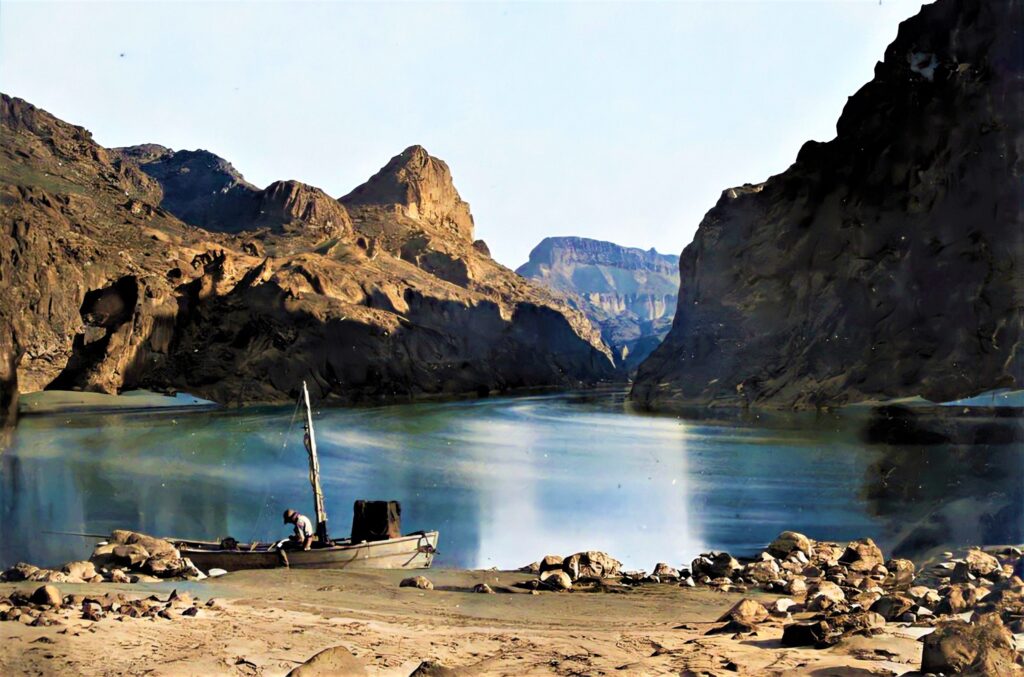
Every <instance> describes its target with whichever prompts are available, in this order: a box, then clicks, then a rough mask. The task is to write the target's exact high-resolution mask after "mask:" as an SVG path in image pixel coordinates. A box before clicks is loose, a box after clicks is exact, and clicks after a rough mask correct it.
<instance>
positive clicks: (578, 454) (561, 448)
mask: <svg viewBox="0 0 1024 677" xmlns="http://www.w3.org/2000/svg"><path fill="white" fill-rule="evenodd" d="M293 413H294V410H293V408H292V407H290V406H288V407H261V408H251V409H240V410H239V409H235V410H216V411H189V412H183V411H176V412H174V413H168V412H150V413H146V412H142V413H140V412H135V413H106V414H96V413H92V414H63V415H57V414H51V415H45V416H31V417H25V418H23V419H22V421H21V422H20V424H19V427H18V429H17V431H16V434H15V438H14V443H13V446H12V447H11V448H10V449H8V450H7V451H6V452H4V453H3V454H2V455H0V462H2V477H0V480H2V483H0V492H2V493H0V565H4V566H7V565H10V564H13V563H14V562H16V561H19V560H24V561H30V562H33V563H36V564H41V565H54V564H58V563H60V562H63V561H67V560H72V559H82V558H84V557H86V556H87V555H88V554H89V552H90V547H91V545H90V543H91V542H90V541H89V540H87V539H82V538H75V537H68V536H57V535H51V534H45V533H42V531H44V530H51V531H74V532H86V533H108V532H109V531H110V530H111V529H114V528H130V529H136V530H141V531H145V532H149V533H153V534H158V535H168V536H183V537H184V536H187V537H191V538H209V539H216V538H220V537H223V536H228V535H230V536H233V537H235V538H237V539H238V540H240V541H243V542H246V541H249V540H251V539H255V538H263V539H272V538H274V539H276V538H280V537H283V536H284V535H286V534H287V533H289V531H288V529H287V528H286V527H284V526H283V525H282V523H281V512H282V510H284V508H286V507H295V508H297V509H299V510H300V511H302V512H307V513H311V512H312V505H311V503H312V501H311V498H310V490H309V483H308V475H307V463H306V456H305V451H304V449H303V446H302V427H301V422H300V421H299V420H296V421H295V423H294V424H292V417H293ZM315 417H316V430H317V439H318V446H319V448H320V454H321V461H320V462H321V468H322V474H323V484H324V491H325V494H326V507H327V512H328V516H329V525H330V528H331V532H332V535H335V536H344V535H347V532H348V530H349V528H350V523H351V511H352V502H353V500H355V499H358V498H367V499H397V500H399V501H401V503H402V521H403V527H404V530H405V531H414V530H418V529H438V530H439V531H440V532H441V541H440V547H439V550H440V554H439V556H438V559H437V561H436V565H438V566H458V567H471V568H488V567H492V566H496V567H499V568H514V567H519V566H521V565H523V564H527V563H529V562H532V561H535V560H537V559H539V558H541V557H543V556H544V555H545V554H549V553H557V554H562V555H566V554H570V553H572V552H576V551H580V550H604V551H607V552H608V553H610V554H612V555H614V556H615V557H617V558H618V559H620V560H622V561H623V562H624V563H625V565H626V567H627V568H644V569H647V570H650V569H651V568H652V567H653V565H654V564H655V563H656V562H660V561H665V562H669V563H672V564H674V565H677V564H681V563H688V562H689V561H690V560H691V559H692V558H693V557H694V556H695V555H697V554H698V553H699V552H702V551H706V550H708V549H720V550H728V551H730V552H732V553H733V554H736V555H752V554H754V553H755V552H757V550H758V549H759V548H762V547H763V546H764V545H765V544H766V543H767V542H768V541H770V540H771V539H772V538H773V537H774V536H775V535H776V534H778V533H779V532H780V531H782V530H784V529H795V530H799V531H802V532H804V533H806V534H808V535H809V536H811V537H814V538H822V539H832V540H844V539H852V538H856V537H861V536H870V537H872V538H874V539H875V540H876V541H878V542H879V544H880V545H882V547H883V549H885V551H886V552H887V553H889V552H892V551H895V552H897V553H899V554H901V555H909V556H920V555H922V554H924V553H928V552H932V551H934V550H936V549H938V548H946V547H952V546H957V545H965V544H969V543H981V542H984V543H1005V542H1020V541H1022V540H1024V535H1022V530H1024V525H1022V522H1024V520H1022V515H1024V498H1022V478H1024V472H1022V470H1024V452H1022V450H1021V445H1020V444H1019V442H1018V440H1019V438H1020V435H1019V432H1020V427H1021V423H1020V419H1017V418H1009V419H999V420H989V419H983V420H982V423H981V424H979V423H978V422H977V420H973V421H972V422H971V425H970V426H969V429H968V432H967V433H966V435H967V437H968V439H967V440H966V441H965V440H964V439H961V438H963V437H964V435H963V434H959V433H958V434H953V435H949V434H938V435H937V436H936V435H931V434H926V435H923V436H915V435H909V436H908V435H905V434H902V433H897V434H895V435H893V434H890V433H889V432H886V431H883V432H882V433H881V434H879V433H878V431H877V430H874V429H873V428H872V425H873V424H872V422H871V417H870V416H869V414H867V413H854V414H850V413H847V414H844V415H842V416H833V415H814V414H806V415H801V416H795V415H794V416H788V417H781V416H774V417H767V416H755V415H719V416H718V418H709V417H708V416H707V415H704V416H702V417H701V418H699V419H682V418H675V417H661V416H651V415H643V414H639V413H635V412H632V411H631V409H630V407H629V404H628V402H626V401H625V396H624V393H622V392H615V391H612V392H598V393H568V394H556V395H540V396H524V397H513V398H492V399H480V400H466V401H454V402H423V403H417V404H403V405H395V406H387V407H376V408H360V409H343V408H326V407H325V408H321V409H319V410H318V411H316V412H315ZM926 419H927V417H926ZM901 425H902V424H901ZM979 425H981V428H980V429H981V430H982V431H983V432H981V433H979V432H978V430H979ZM942 426H945V427H942ZM942 426H940V428H942V429H943V430H945V431H946V432H947V433H948V425H946V424H945V423H943V424H942ZM901 429H902V428H901ZM289 430H290V431H291V432H290V434H289ZM872 430H874V432H872ZM958 430H959V428H958ZM993 430H995V431H997V432H996V433H993V432H992V431H993ZM984 431H988V432H984ZM999 431H1002V432H999ZM919 437H920V439H918V438H919ZM922 440H923V441H922Z"/></svg>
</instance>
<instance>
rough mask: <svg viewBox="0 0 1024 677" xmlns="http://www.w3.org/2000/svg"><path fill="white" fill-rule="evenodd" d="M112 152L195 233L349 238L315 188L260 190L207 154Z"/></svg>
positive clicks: (342, 214) (148, 147)
mask: <svg viewBox="0 0 1024 677" xmlns="http://www.w3.org/2000/svg"><path fill="white" fill-rule="evenodd" d="M113 152H115V153H117V154H118V155H120V156H121V157H122V158H125V159H126V160H128V161H131V162H134V163H136V164H138V165H139V167H140V168H141V169H142V170H143V171H144V172H146V174H148V175H149V176H151V177H152V178H153V179H155V180H156V182H157V183H158V184H159V185H160V187H161V189H162V190H163V199H162V200H161V201H160V206H161V207H162V208H164V209H166V210H167V211H168V212H170V213H171V214H173V215H174V216H176V217H177V218H179V219H181V220H182V221H184V222H185V223H188V224H190V225H193V226H196V227H198V228H204V229H206V230H211V231H217V232H223V233H238V232H241V231H247V230H258V229H266V230H268V231H270V232H272V233H302V234H308V235H312V236H313V237H322V238H326V237H332V236H344V235H347V234H349V233H351V232H352V221H351V219H350V218H349V216H348V212H346V211H345V208H344V207H343V206H341V204H339V203H338V201H337V200H335V199H334V198H332V197H331V196H329V195H327V194H326V193H324V192H323V191H322V190H320V189H319V188H315V187H313V186H308V185H306V184H304V183H300V182H298V181H275V182H274V183H272V184H270V185H269V186H267V188H266V189H263V190H260V189H259V188H257V187H256V186H253V185H252V184H250V183H248V182H247V181H246V180H245V178H244V177H243V176H242V175H241V174H240V173H239V172H238V171H237V170H236V169H235V168H234V167H233V166H232V165H231V163H229V162H228V161H227V160H225V159H224V158H221V157H218V156H216V155H214V154H213V153H211V152H209V151H205V150H195V151H189V150H182V151H173V150H171V149H169V148H164V147H163V146H158V145H156V144H143V145H141V146H129V147H126V148H115V149H114V151H113Z"/></svg>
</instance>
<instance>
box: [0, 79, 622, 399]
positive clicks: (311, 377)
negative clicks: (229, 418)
mask: <svg viewBox="0 0 1024 677" xmlns="http://www.w3.org/2000/svg"><path fill="white" fill-rule="evenodd" d="M2 107H3V108H2V110H0V113H2V115H0V124H2V130H0V133H2V135H3V138H4V143H3V144H2V147H0V178H2V179H3V181H2V182H0V199H2V203H0V204H2V207H3V211H4V220H3V226H2V227H0V318H6V319H5V322H4V324H3V325H0V330H3V331H9V332H10V335H11V336H12V337H14V338H15V339H17V340H13V339H12V340H8V339H7V338H5V335H4V334H3V331H0V384H2V385H3V390H2V391H0V393H3V399H2V401H0V404H3V405H4V406H5V407H6V406H13V405H8V404H7V403H8V402H9V401H10V398H9V394H10V393H12V392H14V391H16V389H20V390H21V392H31V391H36V390H42V389H46V388H61V389H82V390H93V391H102V392H118V391H120V390H122V389H125V388H133V387H148V388H153V389H159V390H162V389H176V390H185V391H187V392H192V393H195V394H196V395H199V396H202V397H207V398H210V399H213V400H215V401H218V402H222V403H230V404H238V403H245V402H254V401H264V402H268V401H281V400H287V399H291V398H292V397H293V395H294V394H295V392H296V387H297V385H298V384H299V383H300V382H301V380H303V379H306V380H308V381H309V382H310V387H311V390H312V391H313V392H314V394H316V395H319V396H320V397H324V398H331V399H337V400H340V401H345V402H353V401H365V400H373V401H378V400H394V399H403V398H409V397H415V396H417V395H423V394H458V393H471V394H479V393H486V392H490V391H492V390H505V389H511V388H519V387H534V386H562V387H576V386H580V385H583V384H587V383H591V382H594V381H595V380H600V379H604V378H609V377H611V376H612V374H613V365H612V362H611V359H610V356H609V354H608V350H607V348H606V347H605V346H604V345H603V344H602V343H601V340H600V337H599V335H598V334H597V332H596V331H594V329H593V328H592V327H591V326H590V324H589V322H588V321H587V320H586V318H585V317H583V315H582V314H581V313H579V312H578V311H575V310H573V309H571V308H569V307H568V306H566V305H565V304H564V303H563V302H561V301H559V300H558V299H557V298H555V297H554V296H553V295H552V294H550V293H549V292H547V291H545V290H542V289H539V288H536V287H534V286H532V285H530V284H528V283H526V282H525V281H524V280H522V279H521V278H519V277H518V276H516V275H515V274H514V273H513V272H512V271H510V270H508V269H506V268H503V267H501V266H500V265H498V264H497V263H495V262H494V261H492V260H491V259H490V258H489V257H487V256H486V255H484V254H482V253H481V252H480V251H478V249H477V248H474V246H473V241H472V238H471V235H469V236H468V237H467V238H456V237H449V238H447V239H446V238H444V237H442V235H443V233H442V231H440V230H437V229H436V228H435V227H436V226H437V225H438V224H439V223H440V224H441V225H442V226H443V225H444V224H445V223H447V221H444V219H442V220H441V221H438V220H437V219H436V218H435V216H436V215H437V214H448V213H451V211H452V210H455V212H458V211H459V209H458V204H455V203H452V202H451V196H453V195H457V193H456V191H455V189H454V187H453V186H448V187H447V188H446V187H444V186H437V185H435V186H433V189H432V190H424V191H421V193H419V194H418V197H417V200H418V202H417V203H416V204H417V207H416V211H415V213H413V212H410V213H409V214H405V215H396V216H395V217H394V218H396V219H401V220H402V223H401V225H400V226H395V227H389V228H390V230H389V232H390V233H391V235H392V238H393V239H392V241H393V243H394V245H395V249H396V250H397V251H396V252H394V253H393V252H392V251H390V250H388V249H387V248H386V247H384V246H381V245H380V244H378V242H377V238H376V237H375V236H374V235H371V234H369V233H367V232H364V231H360V230H359V229H358V228H354V227H353V224H352V222H351V221H350V220H349V219H348V214H347V211H346V209H345V207H344V206H342V205H341V204H340V203H338V202H337V201H335V200H333V199H331V198H330V197H329V196H327V195H326V193H324V192H323V191H320V190H319V189H316V188H313V187H311V186H306V185H305V184H301V183H298V182H293V181H282V182H277V183H275V184H272V185H271V186H269V187H268V188H266V189H264V190H258V189H255V188H253V187H252V186H249V185H248V184H245V183H244V181H243V180H242V179H241V177H240V175H238V173H237V172H235V171H234V170H233V169H231V167H230V165H228V164H227V163H226V162H224V161H222V160H219V159H217V160H213V159H211V158H212V157H214V156H210V155H209V154H206V155H203V154H197V153H192V154H184V155H185V157H184V158H181V157H180V156H182V155H183V153H173V155H169V153H170V151H167V150H166V149H163V148H162V147H159V146H141V147H133V148H132V149H122V150H120V151H118V152H112V151H108V150H107V149H104V148H102V147H100V146H98V145H97V144H96V143H95V142H93V140H92V138H91V136H90V135H89V133H88V132H87V131H85V130H84V129H82V128H79V127H73V126H72V125H69V124H67V123H64V122H62V121H60V120H57V119H56V118H54V117H53V116H51V115H49V114H48V113H46V112H45V111H41V110H39V109H37V108H35V107H34V106H32V105H31V104H28V103H26V102H24V101H22V100H20V99H14V98H11V97H7V96H3V97H2ZM424 152H425V151H424ZM136 161H138V162H142V163H144V164H143V165H142V168H141V169H140V166H138V165H136V164H135V163H136ZM175 163H178V164H175ZM425 166H427V167H431V168H434V169H435V170H436V169H437V168H438V167H442V166H443V163H441V162H440V161H439V160H436V159H433V158H429V156H428V160H426V161H425ZM154 167H156V168H159V171H156V169H155V168H154ZM174 167H177V168H178V169H177V170H176V171H171V170H172V168H174ZM144 169H145V170H147V171H143V170H144ZM181 169H188V171H185V172H181V171H180V170H181ZM432 171H433V170H432ZM438 171H439V170H438ZM147 172H152V173H147ZM203 172H206V178H202V173H203ZM183 175H184V178H182V176H183ZM441 176H442V178H443V176H445V174H443V173H441ZM449 176H450V175H449ZM435 178H436V177H435ZM164 182H166V184H165V183H164ZM190 182H193V183H190ZM212 186H220V188H217V190H218V191H220V192H219V193H218V195H219V196H221V197H223V199H224V200H226V202H221V201H220V200H221V197H216V199H214V200H213V201H207V202H204V200H206V199H207V198H208V197H209V193H208V189H210V188H211V187H212ZM165 191H166V192H165ZM167 195H173V196H174V197H173V198H170V199H169V198H168V197H166V196H167ZM243 195H248V196H249V197H246V198H245V199H244V200H243V199H242V198H240V197H236V196H243ZM438 196H440V197H438ZM435 197H437V199H446V200H449V204H448V205H447V206H444V205H437V204H433V203H432V202H431V200H432V199H434V198H435ZM250 202H251V204H252V205H255V206H254V207H252V209H251V210H250V208H249V207H246V209H245V210H242V211H244V215H245V218H244V219H242V220H240V221H228V220H225V219H227V218H228V216H226V215H231V214H235V213H242V211H239V212H232V211H231V210H232V209H235V206H237V205H239V204H243V203H247V204H248V203H250ZM453 204H455V206H454V207H453V206H452V205H453ZM459 204H461V205H463V206H464V209H465V214H466V215H468V213H469V212H468V206H465V203H462V202H461V200H460V201H459ZM172 209H173V210H175V211H176V212H177V213H179V214H181V215H183V216H186V217H190V218H194V219H197V220H198V219H200V217H202V218H210V219H213V223H214V225H215V226H216V227H217V228H218V229H220V231H234V230H237V229H238V228H239V227H240V225H239V224H244V227H245V228H246V229H261V230H260V232H258V233H254V232H246V231H243V232H241V233H238V234H234V233H233V232H230V233H229V232H218V231H217V230H213V231H207V230H202V229H199V228H196V227H190V226H189V225H186V223H183V222H182V220H180V219H179V218H177V217H176V215H175V213H174V212H172ZM239 209H240V208H239ZM190 210H194V211H190ZM231 218H234V217H233V216H232V217H231ZM452 218H454V219H455V220H456V221H457V220H458V218H457V214H456V217H452ZM218 219H221V220H218ZM385 225H386V224H385ZM401 233H404V234H405V237H404V239H403V237H400V236H399V234H401ZM7 344H10V345H11V346H18V348H17V350H14V349H10V350H9V349H8V345H7ZM22 353H23V354H22ZM18 355H21V358H20V361H19V360H18V359H17V356H18ZM12 356H13V357H12ZM8 358H9V359H8ZM5 360H6V361H5ZM11 364H16V368H15V370H14V374H13V376H14V378H9V375H8V374H7V371H11V367H10V366H9V365H11ZM5 370H6V371H5ZM15 379H16V380H15ZM14 382H16V383H17V386H16V387H15V386H13V385H12V383H14Z"/></svg>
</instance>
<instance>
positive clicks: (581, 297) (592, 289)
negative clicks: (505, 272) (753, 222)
mask: <svg viewBox="0 0 1024 677" xmlns="http://www.w3.org/2000/svg"><path fill="white" fill-rule="evenodd" d="M678 265H679V262H678V259H677V258H676V257H675V256H668V255H665V254H659V253H658V252H656V251H655V250H654V249H650V250H647V251H644V250H642V249H637V248H635V247H622V246H620V245H616V244H613V243H611V242H603V241H600V240H592V239H589V238H583V237H548V238H544V240H542V241H541V242H540V244H538V245H537V246H536V247H534V248H533V251H531V252H530V260H529V261H528V262H526V263H525V264H523V265H522V266H520V267H519V268H517V269H516V272H517V273H519V274H520V275H522V276H523V277H525V278H527V279H529V280H533V281H535V282H537V283H539V284H541V285H544V286H545V287H547V288H549V289H551V290H553V291H555V292H558V293H560V294H563V295H565V296H566V298H567V299H568V301H569V303H570V304H571V305H572V306H573V307H575V308H578V309H579V310H581V311H582V312H583V313H584V314H585V315H586V316H587V317H588V318H590V320H591V321H592V322H593V323H594V324H595V325H596V326H597V327H599V328H600V330H601V337H602V338H603V339H604V341H605V343H607V344H608V346H609V347H610V348H611V349H612V353H613V354H614V355H615V361H616V364H617V365H618V366H619V367H620V368H621V369H624V370H625V371H627V372H631V371H634V370H635V369H636V368H637V366H639V364H640V363H641V362H642V361H643V360H644V359H645V358H646V357H647V356H648V355H649V354H650V353H651V351H652V350H654V348H655V347H656V346H657V345H658V344H659V343H660V342H661V341H662V339H663V338H664V337H665V334H666V333H668V330H669V327H670V326H671V324H672V317H673V315H674V314H675V308H676V304H677V303H678V300H679V297H678V291H679V269H678Z"/></svg>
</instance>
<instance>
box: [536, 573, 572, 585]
mask: <svg viewBox="0 0 1024 677" xmlns="http://www.w3.org/2000/svg"><path fill="white" fill-rule="evenodd" d="M540 580H541V582H542V583H544V584H545V585H546V586H547V587H549V588H551V589H553V590H571V589H572V578H570V577H569V574H567V573H566V572H564V571H560V570H559V571H545V572H544V573H542V574H541V575H540Z"/></svg>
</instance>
